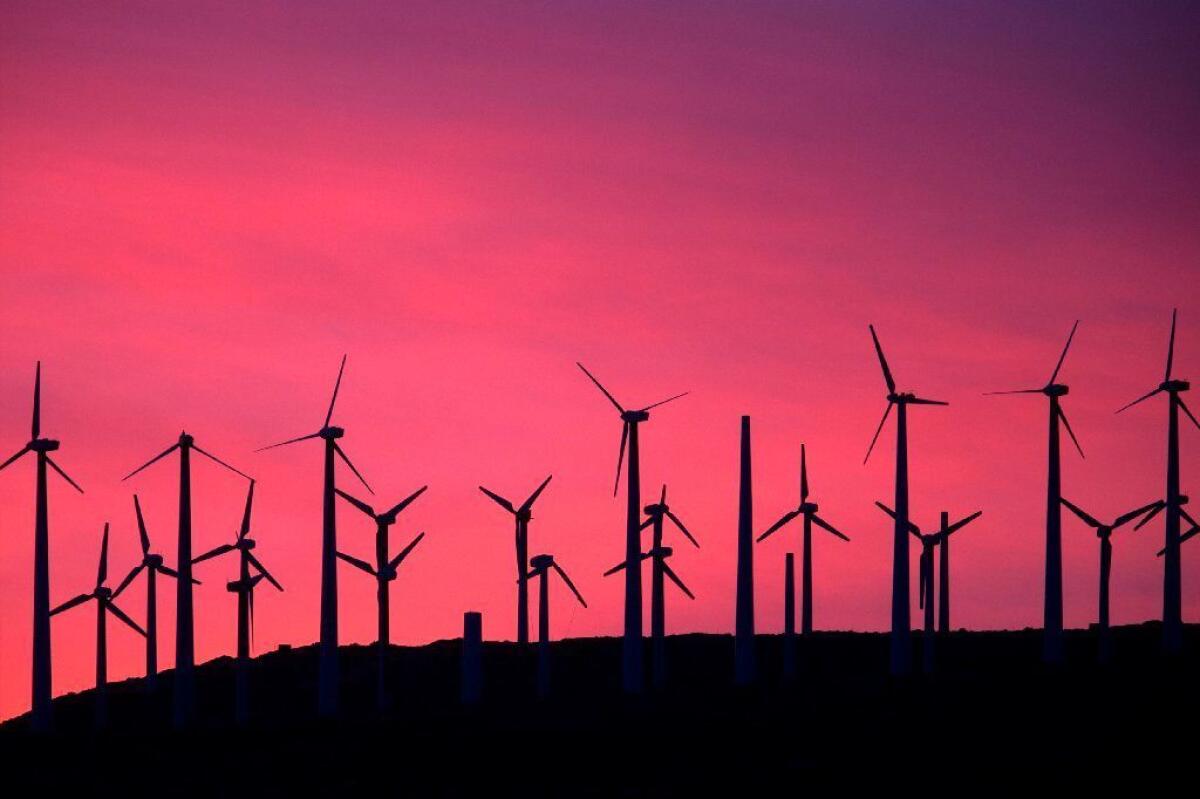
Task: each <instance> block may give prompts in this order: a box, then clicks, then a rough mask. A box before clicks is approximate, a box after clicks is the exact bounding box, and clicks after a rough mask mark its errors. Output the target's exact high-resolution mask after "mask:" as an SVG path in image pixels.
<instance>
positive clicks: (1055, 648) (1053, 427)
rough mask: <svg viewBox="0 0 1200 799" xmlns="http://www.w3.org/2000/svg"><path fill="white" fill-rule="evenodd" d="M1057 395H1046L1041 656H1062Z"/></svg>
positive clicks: (1054, 659) (1048, 659)
mask: <svg viewBox="0 0 1200 799" xmlns="http://www.w3.org/2000/svg"><path fill="white" fill-rule="evenodd" d="M1061 413H1062V411H1061V410H1060V407H1059V400H1058V397H1057V396H1055V395H1051V397H1050V446H1049V464H1048V469H1049V480H1048V481H1047V491H1046V587H1045V606H1044V608H1043V614H1042V615H1043V624H1042V660H1043V661H1045V662H1046V663H1051V664H1053V663H1061V662H1062V659H1063V640H1062V637H1063V608H1062V467H1061V465H1060V460H1059V436H1058V419H1059V416H1060V415H1061Z"/></svg>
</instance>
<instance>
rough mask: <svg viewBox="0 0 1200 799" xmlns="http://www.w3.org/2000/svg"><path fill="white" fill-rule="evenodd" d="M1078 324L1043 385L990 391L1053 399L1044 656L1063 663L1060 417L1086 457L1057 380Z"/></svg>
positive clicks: (1051, 408)
mask: <svg viewBox="0 0 1200 799" xmlns="http://www.w3.org/2000/svg"><path fill="white" fill-rule="evenodd" d="M1078 327H1079V322H1078V320H1076V322H1075V324H1074V325H1072V327H1071V333H1070V335H1068V336H1067V344H1066V346H1065V347H1063V351H1062V355H1060V356H1058V363H1057V364H1056V365H1055V367H1054V372H1053V373H1052V374H1051V375H1050V380H1049V382H1047V383H1046V385H1045V386H1043V387H1042V388H1023V389H1017V390H1015V391H991V392H988V394H989V395H996V394H1045V395H1046V396H1047V397H1049V398H1050V447H1049V468H1048V471H1047V480H1046V590H1045V595H1044V598H1045V602H1044V605H1043V611H1042V659H1043V660H1044V661H1046V662H1047V663H1060V662H1062V659H1063V599H1062V504H1061V500H1062V467H1061V463H1060V458H1059V446H1058V444H1059V442H1058V423H1059V421H1060V420H1061V421H1062V423H1063V427H1065V428H1066V429H1067V434H1068V435H1070V436H1071V440H1072V441H1073V442H1075V449H1077V450H1079V456H1080V457H1083V448H1082V447H1080V446H1079V440H1078V439H1077V438H1075V433H1074V431H1072V430H1071V423H1070V422H1069V421H1067V415H1066V414H1065V413H1064V412H1063V409H1062V404H1061V400H1062V398H1063V397H1065V396H1066V395H1067V392H1068V391H1070V389H1069V388H1068V387H1067V386H1064V385H1061V384H1059V383H1055V382H1054V381H1055V380H1056V379H1057V378H1058V372H1059V370H1060V369H1062V365H1063V361H1064V360H1065V359H1066V357H1067V350H1069V349H1071V340H1072V339H1073V338H1075V330H1076V328H1078Z"/></svg>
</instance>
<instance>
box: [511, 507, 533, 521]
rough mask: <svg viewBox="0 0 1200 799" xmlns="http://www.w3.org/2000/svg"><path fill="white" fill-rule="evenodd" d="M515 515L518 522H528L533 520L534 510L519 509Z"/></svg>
mask: <svg viewBox="0 0 1200 799" xmlns="http://www.w3.org/2000/svg"><path fill="white" fill-rule="evenodd" d="M515 515H516V517H517V521H520V522H528V521H529V520H530V519H532V518H533V508H517V512H516V514H515Z"/></svg>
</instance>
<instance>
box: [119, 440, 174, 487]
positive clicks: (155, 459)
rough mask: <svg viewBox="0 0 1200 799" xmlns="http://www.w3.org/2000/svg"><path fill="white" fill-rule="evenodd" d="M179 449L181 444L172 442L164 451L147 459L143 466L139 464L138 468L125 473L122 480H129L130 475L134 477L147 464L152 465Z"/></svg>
mask: <svg viewBox="0 0 1200 799" xmlns="http://www.w3.org/2000/svg"><path fill="white" fill-rule="evenodd" d="M177 449H179V444H177V443H176V444H172V445H171V446H169V447H167V448H166V449H164V450H163V451H162V452H160V453H158V454H157V455H155V456H154V457H153V458H151V459H150V460H148V461H146V462H145V463H143V464H142V465H141V466H139V467H137V468H136V469H134V470H133V471H132V472H130V473H129V474H127V475H125V476H124V477H122V478H121V480H122V481H124V480H128V479H129V478H130V477H133V476H134V475H135V474H137V473H138V472H140V471H141V470H142V469H145V468H146V467H147V466H150V465H152V464H155V463H158V462H159V461H160V460H162V459H163V458H165V457H167V456H168V455H170V454H171V453H172V452H174V451H175V450H177Z"/></svg>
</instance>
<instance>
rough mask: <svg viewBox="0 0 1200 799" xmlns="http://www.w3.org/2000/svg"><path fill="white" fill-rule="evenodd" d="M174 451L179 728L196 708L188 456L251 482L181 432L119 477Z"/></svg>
mask: <svg viewBox="0 0 1200 799" xmlns="http://www.w3.org/2000/svg"><path fill="white" fill-rule="evenodd" d="M176 450H179V547H178V550H177V554H176V558H177V559H178V563H179V578H178V579H177V580H176V581H175V679H174V681H173V684H174V691H173V696H172V704H173V719H174V723H175V726H176V727H182V726H184V725H186V724H188V723H189V722H191V720H192V715H193V713H194V712H195V704H196V695H195V690H196V686H195V680H196V676H195V668H196V649H195V635H194V628H195V619H194V614H193V605H192V458H191V453H192V451H193V450H195V452H196V453H197V454H199V455H203V456H204V457H206V458H208V459H209V460H211V461H213V462H214V463H216V464H218V465H220V466H224V467H225V468H226V469H228V470H229V471H231V472H233V473H234V474H238V475H241V476H242V477H245V478H246V479H247V480H249V479H250V476H249V475H247V474H246V473H245V472H242V471H239V470H238V469H235V468H233V467H232V466H230V465H229V464H228V463H226V462H225V461H223V460H221V459H220V458H218V457H217V456H216V455H212V454H210V453H208V452H205V451H204V450H203V449H201V448H200V447H198V446H197V445H196V439H195V438H194V437H192V436H190V435H188V434H187V433H186V432H181V433H180V434H179V440H178V441H176V442H175V443H174V444H172V445H171V446H169V447H167V448H166V449H165V450H163V451H162V452H160V453H159V454H157V455H155V456H154V457H153V458H151V459H150V460H148V461H146V463H144V464H142V465H141V466H139V467H138V468H136V469H134V470H133V471H132V472H130V473H129V474H127V475H125V476H124V477H122V478H121V480H122V481H125V480H128V479H129V478H131V477H133V476H134V475H135V474H138V473H139V472H141V471H142V470H144V469H146V468H148V467H149V466H151V465H153V464H155V463H158V462H159V461H160V460H162V459H163V458H165V457H167V456H168V455H170V454H171V453H172V452H174V451H176Z"/></svg>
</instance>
